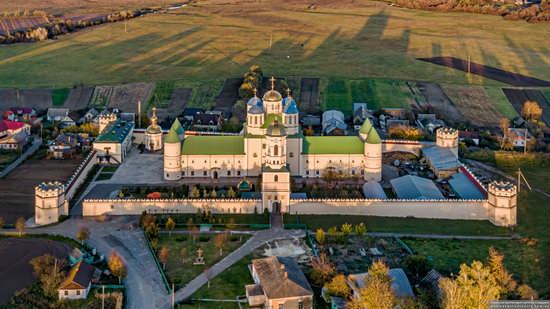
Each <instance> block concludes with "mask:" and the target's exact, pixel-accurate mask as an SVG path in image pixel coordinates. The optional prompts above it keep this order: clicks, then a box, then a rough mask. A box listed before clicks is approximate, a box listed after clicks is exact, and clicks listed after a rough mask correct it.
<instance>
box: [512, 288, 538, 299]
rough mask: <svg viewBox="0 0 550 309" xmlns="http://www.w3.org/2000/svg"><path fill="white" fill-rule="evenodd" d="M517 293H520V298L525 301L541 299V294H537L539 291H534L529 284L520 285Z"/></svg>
mask: <svg viewBox="0 0 550 309" xmlns="http://www.w3.org/2000/svg"><path fill="white" fill-rule="evenodd" d="M516 292H517V293H518V296H519V297H520V298H521V299H523V300H535V299H539V294H538V293H537V291H535V290H533V289H532V288H531V287H530V286H528V285H527V284H522V285H520V286H519V287H518V288H517V290H516Z"/></svg>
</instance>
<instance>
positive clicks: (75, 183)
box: [65, 150, 97, 200]
mask: <svg viewBox="0 0 550 309" xmlns="http://www.w3.org/2000/svg"><path fill="white" fill-rule="evenodd" d="M96 156H97V152H96V151H95V150H94V151H92V152H91V153H90V154H88V156H87V157H86V159H84V161H83V162H82V163H81V164H80V165H79V166H78V168H77V169H76V170H75V172H74V174H73V175H72V176H71V177H70V178H69V180H68V181H67V183H66V184H65V188H66V189H65V190H66V191H65V198H66V199H67V200H70V199H71V198H73V196H74V194H75V193H76V190H78V187H79V186H80V185H81V184H82V183H83V182H84V179H86V175H88V172H89V171H90V170H91V169H92V167H93V166H94V165H95V164H96V163H97V158H96Z"/></svg>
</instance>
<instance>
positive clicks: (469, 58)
mask: <svg viewBox="0 0 550 309" xmlns="http://www.w3.org/2000/svg"><path fill="white" fill-rule="evenodd" d="M471 58H472V57H471V56H470V53H468V76H470V68H471V63H472V59H471Z"/></svg>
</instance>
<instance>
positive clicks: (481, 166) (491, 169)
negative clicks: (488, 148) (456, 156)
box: [464, 159, 550, 197]
mask: <svg viewBox="0 0 550 309" xmlns="http://www.w3.org/2000/svg"><path fill="white" fill-rule="evenodd" d="M464 160H465V161H466V162H468V163H470V164H472V165H474V166H475V167H477V168H479V169H484V170H486V171H489V172H491V173H494V174H498V175H500V176H502V177H504V178H506V179H508V180H510V181H511V182H512V183H515V184H517V183H518V179H517V177H513V176H510V175H508V174H506V173H504V172H502V171H500V170H498V169H496V168H494V167H492V166H490V165H487V164H485V163H482V162H479V161H475V160H470V159H464ZM521 184H522V185H523V186H524V187H525V188H527V184H526V183H525V181H521ZM531 188H532V189H533V191H535V192H537V193H540V194H542V195H544V196H546V197H550V194H549V193H547V192H546V191H544V190H543V189H541V188H538V187H535V186H531Z"/></svg>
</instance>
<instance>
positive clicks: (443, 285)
mask: <svg viewBox="0 0 550 309" xmlns="http://www.w3.org/2000/svg"><path fill="white" fill-rule="evenodd" d="M439 288H440V289H441V293H442V298H441V307H442V308H443V309H463V308H464V307H465V305H466V293H465V292H464V290H463V289H462V288H461V287H460V286H459V284H458V282H456V281H455V280H453V279H451V278H441V279H439Z"/></svg>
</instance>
